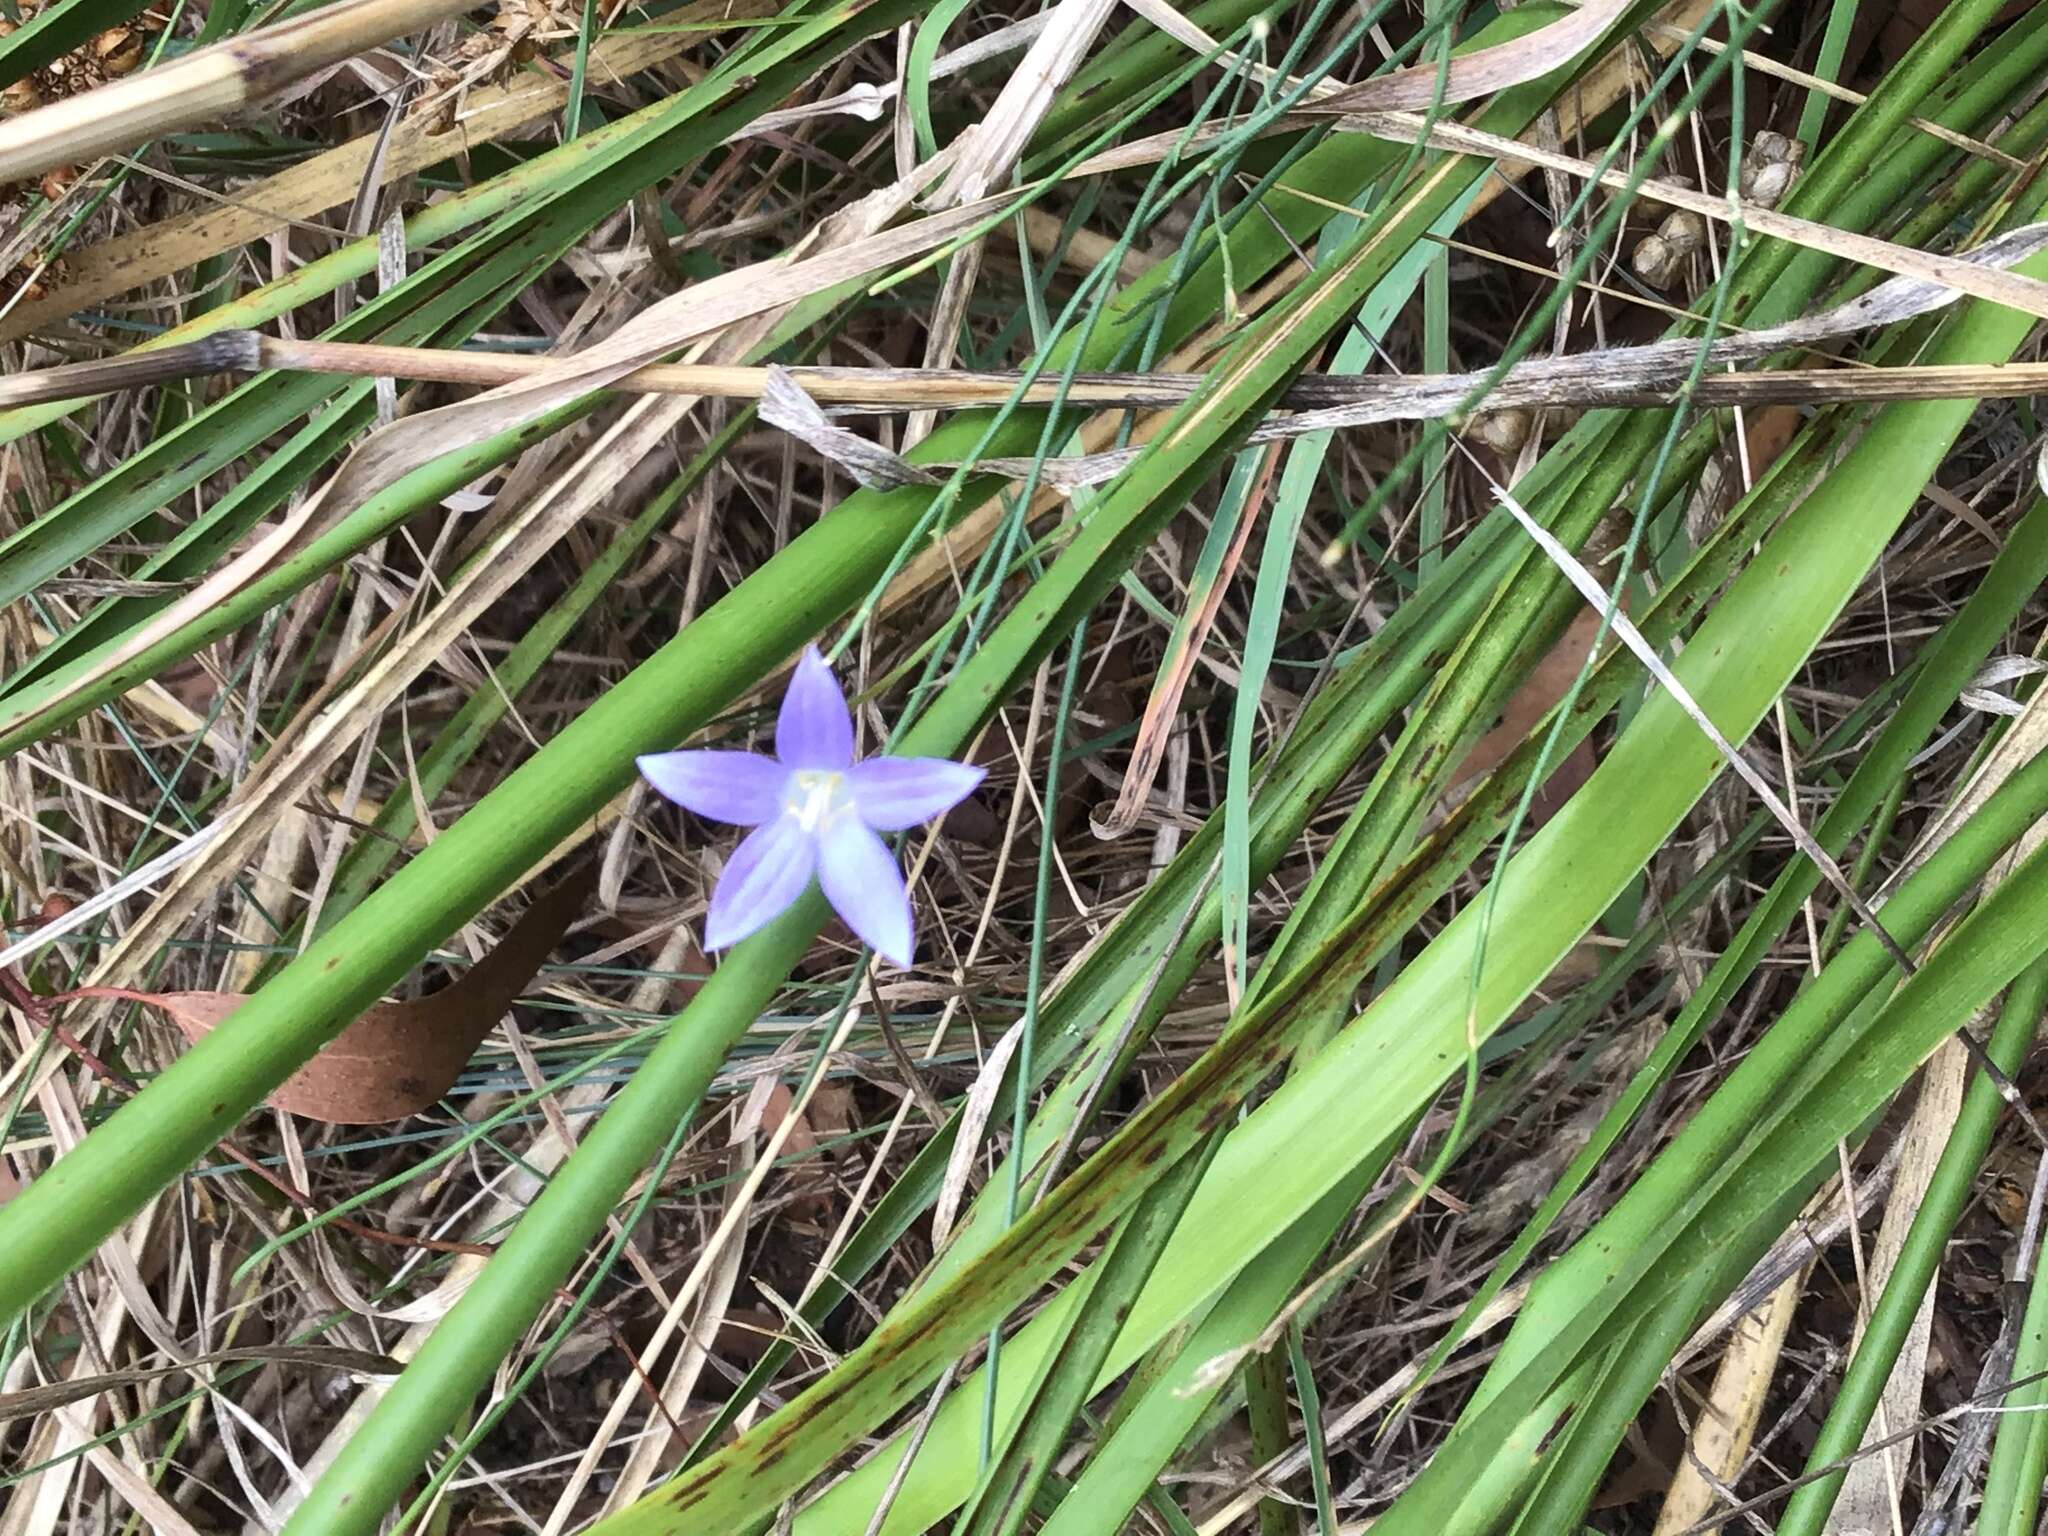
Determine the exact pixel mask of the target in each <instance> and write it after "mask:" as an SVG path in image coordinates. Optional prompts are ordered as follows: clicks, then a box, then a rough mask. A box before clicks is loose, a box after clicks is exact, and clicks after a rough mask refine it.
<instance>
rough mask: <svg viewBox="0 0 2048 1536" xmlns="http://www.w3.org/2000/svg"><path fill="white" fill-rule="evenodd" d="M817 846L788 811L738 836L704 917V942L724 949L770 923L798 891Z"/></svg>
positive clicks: (807, 881) (805, 880) (812, 864)
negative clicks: (742, 835) (738, 842)
mask: <svg viewBox="0 0 2048 1536" xmlns="http://www.w3.org/2000/svg"><path fill="white" fill-rule="evenodd" d="M817 864H818V845H817V843H816V841H815V840H814V839H813V838H812V837H811V835H810V834H809V833H807V832H805V831H804V829H803V828H802V827H800V826H798V825H797V820H796V818H795V817H794V816H778V817H776V818H775V819H774V820H773V821H771V822H768V823H767V824H766V825H764V826H760V827H756V828H755V829H754V830H753V831H751V832H749V833H748V834H747V835H746V836H745V837H743V838H741V839H740V845H739V847H737V848H735V849H734V850H733V853H732V857H731V858H730V859H728V860H727V861H726V865H725V873H724V874H722V875H720V876H719V877H718V887H717V889H715V890H714V891H712V893H711V911H710V913H709V914H708V915H706V917H705V919H704V947H705V948H706V949H729V948H731V947H732V946H733V945H735V944H737V943H739V941H740V940H741V939H744V938H748V937H750V936H752V935H753V934H755V933H758V932H759V931H760V930H761V929H763V928H765V927H767V926H768V925H769V924H770V923H772V922H774V921H775V919H776V918H778V917H780V916H782V914H783V913H784V912H786V911H788V910H789V907H790V903H792V902H794V901H795V900H796V899H797V897H799V896H801V895H803V893H804V889H805V888H806V887H807V886H808V885H809V884H810V883H811V874H812V872H813V871H814V870H815V869H816V868H817Z"/></svg>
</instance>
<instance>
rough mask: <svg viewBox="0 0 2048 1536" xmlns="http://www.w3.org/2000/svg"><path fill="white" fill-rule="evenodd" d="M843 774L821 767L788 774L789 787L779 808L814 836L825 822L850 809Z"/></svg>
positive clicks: (850, 804)
mask: <svg viewBox="0 0 2048 1536" xmlns="http://www.w3.org/2000/svg"><path fill="white" fill-rule="evenodd" d="M845 779H846V775H845V774H843V773H832V772H829V771H826V770H823V769H816V768H803V769H799V770H798V771H797V772H795V773H792V774H791V775H790V776H789V789H788V791H787V792H786V793H785V795H784V798H783V802H782V807H783V810H784V812H785V813H786V814H788V815H791V816H794V817H795V818H796V824H797V825H798V826H799V827H801V828H802V829H803V830H804V831H805V832H806V833H809V834H810V835H811V836H813V837H815V836H817V834H818V833H820V832H822V831H823V830H824V829H825V824H826V823H827V822H828V821H830V820H831V819H832V818H833V817H834V816H837V815H839V814H840V813H841V812H842V811H847V810H850V809H852V802H851V800H850V799H849V798H848V796H847V794H846V789H845Z"/></svg>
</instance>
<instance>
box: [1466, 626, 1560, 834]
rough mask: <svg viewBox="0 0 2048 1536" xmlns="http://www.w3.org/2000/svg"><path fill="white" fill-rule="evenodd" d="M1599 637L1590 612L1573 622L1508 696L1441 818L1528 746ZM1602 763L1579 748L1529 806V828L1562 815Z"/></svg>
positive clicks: (1470, 758)
mask: <svg viewBox="0 0 2048 1536" xmlns="http://www.w3.org/2000/svg"><path fill="white" fill-rule="evenodd" d="M1599 631H1600V615H1599V614H1597V613H1595V612H1594V611H1593V610H1592V609H1590V608H1589V609H1587V610H1586V611H1585V612H1583V613H1581V614H1580V615H1579V616H1578V617H1577V618H1575V619H1573V620H1572V622H1571V624H1570V626H1569V627H1567V628H1566V630H1565V632H1564V633H1563V634H1562V635H1560V636H1559V637H1558V640H1557V644H1555V645H1554V646H1552V647H1551V648H1550V652H1549V654H1548V655H1546V656H1545V657H1544V658H1543V659H1542V660H1541V661H1539V662H1538V663H1536V665H1535V667H1534V668H1533V669H1532V670H1531V671H1530V673H1529V675H1528V676H1527V677H1526V678H1524V679H1523V681H1522V685H1521V687H1519V688H1517V689H1516V690H1515V691H1514V693H1512V694H1511V695H1509V697H1508V701H1507V703H1506V705H1505V706H1503V707H1502V709H1501V722H1500V724H1499V725H1497V726H1495V727H1494V728H1493V729H1492V730H1490V731H1488V732H1487V733H1486V734H1485V735H1484V736H1482V737H1480V738H1479V739H1478V740H1477V741H1475V742H1474V743H1473V744H1472V747H1471V750H1470V751H1468V752H1467V753H1466V754H1465V757H1464V760H1463V761H1461V762H1460V763H1459V764H1458V767H1457V769H1456V770H1455V771H1454V772H1453V773H1452V775H1451V787H1450V789H1449V790H1447V791H1446V792H1445V794H1444V798H1443V802H1442V804H1441V806H1440V807H1439V814H1442V813H1443V812H1446V811H1448V810H1449V809H1450V808H1451V807H1452V806H1455V805H1457V804H1459V803H1460V802H1461V801H1463V800H1464V799H1465V797H1466V796H1467V795H1469V794H1471V792H1472V789H1473V786H1474V785H1476V784H1477V783H1478V782H1479V780H1480V779H1482V778H1484V777H1485V776H1486V775H1487V774H1489V773H1491V772H1493V770H1494V769H1496V768H1498V767H1499V766H1500V765H1501V763H1502V762H1504V761H1505V760H1506V758H1507V756H1508V754H1509V753H1511V752H1513V751H1514V750H1515V749H1516V748H1517V747H1519V746H1521V744H1522V743H1523V742H1524V741H1526V740H1527V739H1528V737H1529V733H1530V732H1531V731H1533V730H1535V729H1536V727H1537V726H1538V725H1540V724H1541V723H1542V722H1543V719H1544V717H1545V716H1546V715H1548V714H1549V713H1550V711H1551V710H1552V709H1553V708H1554V707H1555V706H1556V704H1557V702H1558V700H1560V699H1562V698H1563V697H1564V696H1565V694H1566V693H1567V692H1569V691H1570V689H1571V686H1572V683H1573V681H1574V680H1575V679H1576V678H1577V677H1578V675H1579V669H1580V668H1581V667H1583V666H1584V665H1585V661H1586V652H1587V650H1588V649H1589V648H1590V647H1591V646H1592V644H1593V637H1594V636H1595V635H1596V634H1598V633H1599ZM1597 763H1598V759H1597V758H1596V757H1595V756H1594V753H1593V748H1592V745H1591V744H1590V743H1589V742H1583V741H1582V742H1580V743H1579V744H1578V745H1577V746H1576V747H1574V748H1573V749H1572V750H1571V752H1570V753H1569V754H1567V755H1566V756H1565V757H1564V759H1563V760H1562V761H1560V762H1558V763H1556V764H1555V765H1553V767H1552V768H1551V771H1550V774H1549V776H1548V777H1547V778H1546V779H1545V780H1544V782H1543V786H1542V788H1541V789H1539V790H1538V791H1537V796H1536V801H1535V803H1534V804H1532V805H1531V806H1530V822H1529V824H1530V827H1531V829H1534V828H1536V827H1540V826H1542V825H1543V823H1544V822H1546V821H1548V820H1549V819H1550V818H1551V817H1552V816H1553V815H1555V814H1556V813H1557V810H1558V808H1559V807H1561V806H1562V805H1563V804H1564V803H1565V801H1567V800H1569V799H1570V798H1571V797H1572V796H1573V795H1574V794H1576V793H1577V792H1578V789H1579V786H1580V785H1582V784H1584V783H1585V782H1586V780H1587V779H1588V778H1590V777H1591V776H1592V772H1593V769H1594V767H1595V766H1596V765H1597Z"/></svg>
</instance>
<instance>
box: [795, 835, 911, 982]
mask: <svg viewBox="0 0 2048 1536" xmlns="http://www.w3.org/2000/svg"><path fill="white" fill-rule="evenodd" d="M818 883H819V884H820V885H822V886H823V887H824V888H825V899H826V900H828V901H830V902H831V903H832V910H833V911H835V912H837V913H838V914H839V915H840V916H841V917H842V918H844V919H845V920H846V926H847V927H849V928H851V929H852V930H853V931H854V932H855V933H857V934H859V935H860V938H861V942H862V943H864V944H867V945H868V946H870V947H871V948H872V949H873V950H874V951H875V953H876V954H878V955H880V956H881V957H882V958H883V959H885V960H888V961H890V962H891V963H892V964H895V965H899V966H903V967H904V968H906V969H907V968H908V967H909V965H910V957H911V953H912V949H913V942H912V937H911V928H910V892H909V891H908V890H906V889H905V888H904V884H903V875H902V873H901V871H899V870H898V869H897V868H896V860H895V858H894V857H893V856H892V855H891V854H890V852H889V848H888V845H887V844H886V843H884V842H883V841H882V840H881V839H880V838H879V837H877V836H875V834H874V833H873V832H871V831H869V830H868V829H867V828H866V827H865V826H863V825H862V824H861V821H860V818H859V817H857V816H838V817H834V818H833V820H832V822H831V824H830V825H828V826H827V827H826V828H825V835H824V836H823V837H822V838H820V839H819V844H818Z"/></svg>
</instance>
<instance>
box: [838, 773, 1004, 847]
mask: <svg viewBox="0 0 2048 1536" xmlns="http://www.w3.org/2000/svg"><path fill="white" fill-rule="evenodd" d="M987 773H988V770H986V769H984V768H975V767H971V766H970V765H968V764H966V763H955V762H950V761H948V760H947V759H945V758H943V757H871V758H869V759H868V760H867V761H866V762H861V763H855V764H854V765H853V766H852V767H851V768H849V769H847V770H846V787H847V788H848V789H849V790H851V791H852V792H853V804H854V809H855V810H857V811H859V812H860V819H861V820H862V821H864V822H866V823H867V824H868V825H869V826H871V827H873V828H874V829H875V830H876V831H877V832H901V831H903V830H904V829H905V828H906V827H914V826H916V825H917V824H918V823H919V822H921V821H930V820H931V819H932V818H933V817H934V816H939V815H943V814H944V813H945V812H947V811H950V810H951V809H953V807H954V806H956V805H958V804H959V803H960V802H961V801H962V800H965V799H966V798H967V797H968V796H969V795H971V794H973V793H974V788H975V786H976V785H977V784H979V783H980V782H981V781H982V780H983V779H984V778H985V777H987Z"/></svg>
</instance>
